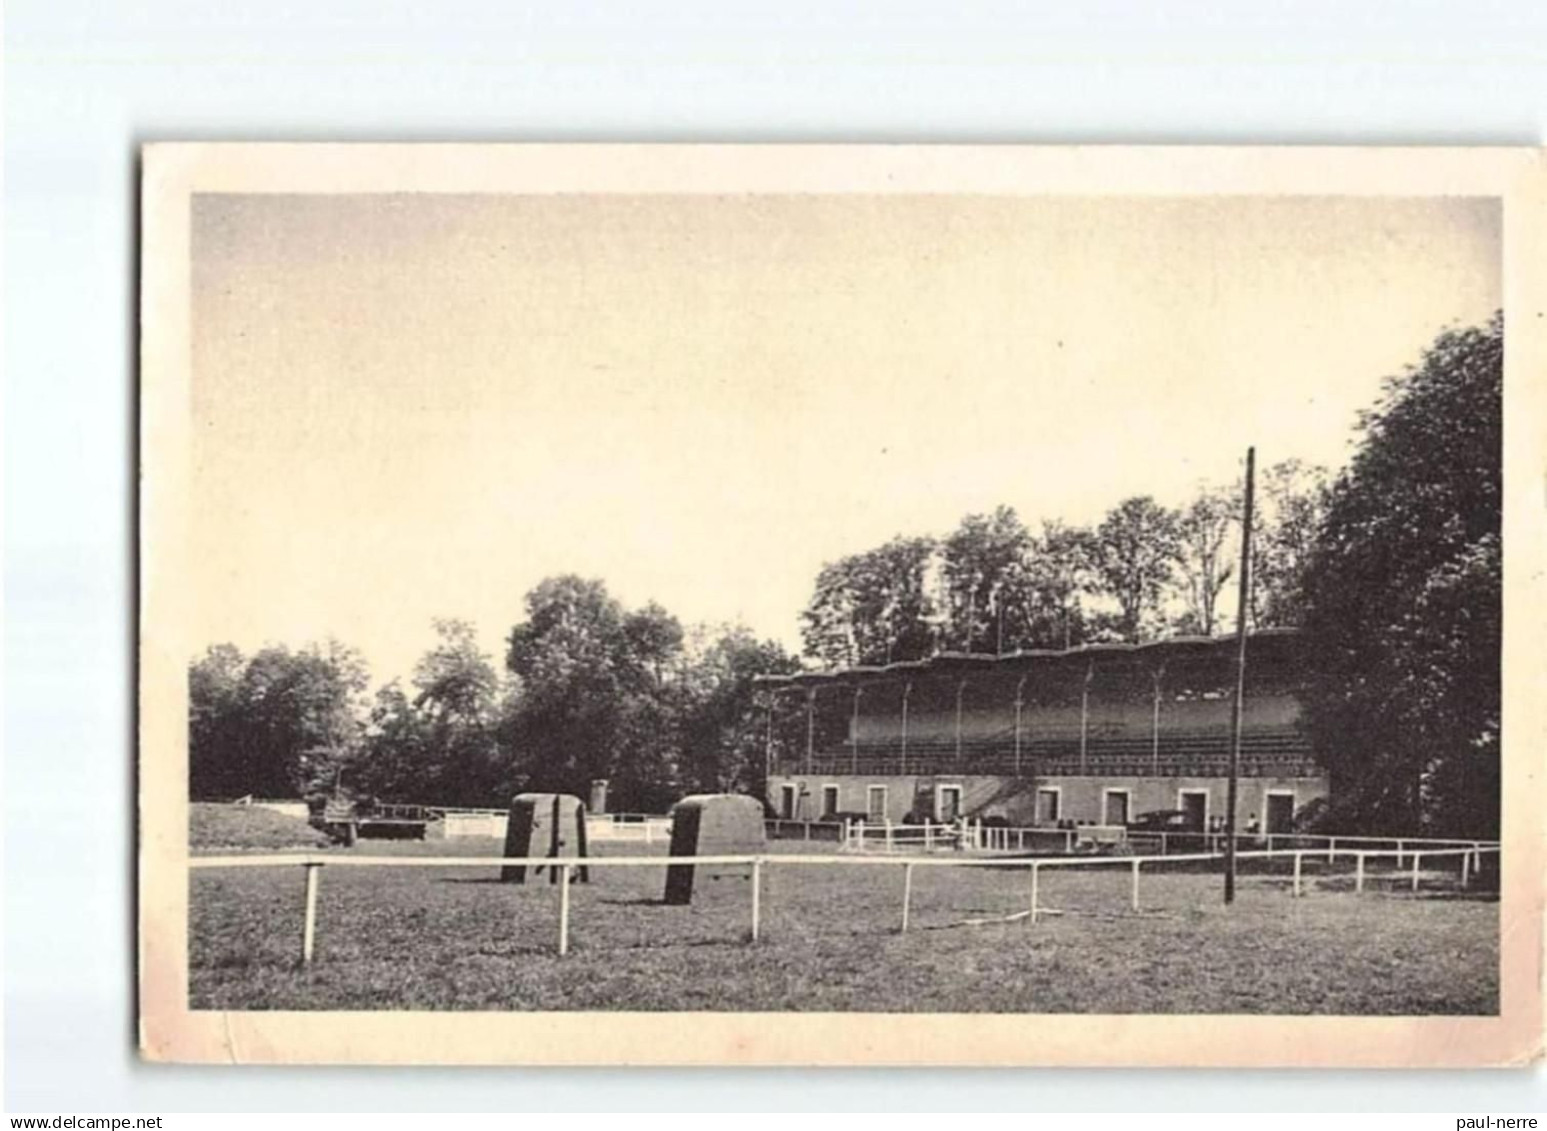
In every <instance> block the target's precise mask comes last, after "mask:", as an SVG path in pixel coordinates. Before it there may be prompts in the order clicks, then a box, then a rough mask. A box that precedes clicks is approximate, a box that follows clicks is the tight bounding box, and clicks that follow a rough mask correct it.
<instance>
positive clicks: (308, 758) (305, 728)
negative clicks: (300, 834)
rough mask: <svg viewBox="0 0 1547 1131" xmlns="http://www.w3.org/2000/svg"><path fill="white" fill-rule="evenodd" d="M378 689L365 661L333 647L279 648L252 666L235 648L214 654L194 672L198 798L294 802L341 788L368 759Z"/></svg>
mask: <svg viewBox="0 0 1547 1131" xmlns="http://www.w3.org/2000/svg"><path fill="white" fill-rule="evenodd" d="M238 668H240V671H241V675H240V678H239V679H238V678H235V676H236V672H237V670H238ZM368 683H369V677H368V675H367V672H366V668H365V663H364V661H363V660H362V659H361V658H360V655H359V653H358V652H356V651H354V650H353V649H351V648H347V647H345V646H344V645H342V644H339V643H338V642H337V641H333V640H329V641H328V642H326V643H325V644H322V645H310V646H308V647H306V648H304V649H302V650H301V651H299V652H292V651H290V650H289V649H288V648H285V647H283V646H270V647H267V648H264V649H262V650H260V651H259V652H257V653H256V654H255V655H254V656H253V657H252V658H251V659H250V660H248V661H247V662H246V664H245V665H242V664H241V660H240V655H239V653H237V652H236V650H235V649H234V648H231V647H230V646H229V645H222V646H219V647H217V648H214V649H211V650H210V652H209V653H207V654H206V655H205V657H204V658H203V659H201V660H199V661H196V662H195V663H194V664H193V665H192V666H191V667H190V671H189V693H190V702H189V741H190V781H189V785H190V792H191V793H192V794H193V795H194V796H203V797H209V796H224V795H241V794H246V793H253V794H259V795H264V796H270V797H292V796H296V795H297V794H304V793H307V792H311V791H315V790H319V789H324V788H327V787H329V786H331V785H332V784H333V783H334V782H335V781H337V780H338V777H339V774H340V772H341V771H342V769H343V767H344V766H345V765H346V764H347V763H348V762H349V761H350V760H351V759H353V758H354V757H355V756H356V755H357V754H358V753H359V752H360V749H361V742H362V739H363V736H364V722H365V702H364V695H365V690H366V687H367V684H368Z"/></svg>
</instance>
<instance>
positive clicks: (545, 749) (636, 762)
mask: <svg viewBox="0 0 1547 1131" xmlns="http://www.w3.org/2000/svg"><path fill="white" fill-rule="evenodd" d="M526 606H527V619H526V620H525V621H523V622H522V623H521V624H518V625H517V626H516V627H515V628H514V629H512V630H511V633H510V637H509V648H508V651H507V654H506V666H507V668H508V669H509V671H510V672H511V674H512V675H513V676H515V677H516V680H517V681H518V682H517V687H516V689H515V706H514V711H513V714H512V717H511V719H510V721H509V727H508V730H507V733H508V735H509V737H510V740H511V742H512V743H513V745H514V747H515V750H514V755H515V762H514V766H513V770H514V774H513V778H514V779H515V780H518V781H519V783H520V784H521V785H522V786H524V787H525V788H531V789H544V790H556V791H560V792H565V793H575V794H578V795H580V796H585V794H586V792H587V791H588V789H589V786H590V782H591V781H592V780H593V779H595V778H599V777H601V778H607V779H609V780H610V781H611V782H612V795H613V797H614V798H615V799H616V801H617V804H618V807H620V808H624V809H639V810H646V811H656V810H659V809H660V808H662V807H663V806H664V805H666V804H667V803H669V802H670V801H671V800H672V799H673V797H674V796H675V794H676V779H677V770H676V754H677V735H676V732H675V726H674V719H673V711H672V709H671V702H670V700H671V697H672V694H673V689H672V683H671V678H670V672H671V670H672V667H673V663H672V662H673V661H674V659H675V657H676V654H677V653H678V652H679V651H680V649H681V641H682V631H681V627H680V625H678V624H677V622H676V621H675V619H674V618H672V617H671V616H670V615H669V614H667V613H666V612H665V611H664V610H662V609H660V608H659V607H656V606H651V607H647V608H646V609H642V610H639V611H637V612H635V613H632V614H630V613H628V612H626V611H625V610H624V608H623V606H622V605H621V604H620V603H619V602H618V601H616V600H615V599H614V598H613V597H611V596H610V595H609V594H608V593H607V589H606V586H604V585H603V584H602V583H601V582H600V581H588V580H585V579H582V578H579V577H575V576H572V575H568V576H563V577H553V578H548V579H547V580H545V581H543V582H541V583H540V584H539V585H538V586H537V587H536V588H535V589H533V590H532V591H531V592H530V593H528V594H527V597H526Z"/></svg>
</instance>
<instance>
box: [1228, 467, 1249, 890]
mask: <svg viewBox="0 0 1547 1131" xmlns="http://www.w3.org/2000/svg"><path fill="white" fill-rule="evenodd" d="M1256 461H1257V449H1256V448H1255V447H1252V448H1247V449H1246V494H1245V497H1244V498H1243V500H1242V502H1241V570H1240V572H1241V599H1240V605H1239V607H1238V608H1237V609H1236V613H1235V697H1234V698H1233V699H1232V700H1231V701H1230V783H1229V785H1228V787H1227V788H1226V790H1225V902H1226V903H1234V902H1235V808H1236V796H1237V793H1238V789H1239V786H1238V779H1239V778H1240V775H1241V711H1242V708H1243V707H1244V705H1245V704H1244V700H1245V698H1246V614H1247V612H1248V608H1249V605H1250V602H1251V595H1252V474H1253V471H1254V469H1255V467H1256Z"/></svg>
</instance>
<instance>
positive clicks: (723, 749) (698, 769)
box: [681, 625, 800, 797]
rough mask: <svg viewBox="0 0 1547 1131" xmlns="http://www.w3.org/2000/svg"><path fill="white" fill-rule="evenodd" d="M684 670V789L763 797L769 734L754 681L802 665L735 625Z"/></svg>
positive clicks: (771, 643)
mask: <svg viewBox="0 0 1547 1131" xmlns="http://www.w3.org/2000/svg"><path fill="white" fill-rule="evenodd" d="M686 667H687V679H686V680H685V683H684V686H685V688H686V690H687V694H686V695H684V697H683V708H684V709H683V717H682V723H681V735H682V751H683V763H682V770H683V776H684V785H685V787H686V788H691V789H693V790H698V791H705V792H738V791H739V792H744V793H750V794H752V795H753V796H754V797H761V796H763V795H764V794H765V792H766V786H767V776H766V769H767V766H766V762H765V755H766V735H767V732H766V729H765V724H764V717H763V715H762V713H761V712H760V711H759V710H758V709H757V706H758V705H757V703H756V702H755V696H754V691H753V686H752V680H753V677H755V676H759V675H771V674H781V675H783V674H789V673H791V672H795V671H798V670H799V669H800V662H799V661H798V660H797V659H796V658H795V657H793V656H791V655H789V653H787V652H786V651H785V650H784V648H783V647H782V646H780V645H779V644H778V643H777V642H776V641H772V640H758V639H757V638H756V637H755V636H754V635H753V634H752V633H751V631H750V630H748V629H747V628H745V627H742V626H739V625H737V626H733V627H728V628H725V629H722V630H721V631H720V633H719V635H718V636H717V637H715V638H714V639H713V640H712V641H711V642H709V643H707V644H705V645H702V646H699V647H696V648H695V649H694V655H693V657H692V659H691V661H690V662H689V663H688V664H687V665H686Z"/></svg>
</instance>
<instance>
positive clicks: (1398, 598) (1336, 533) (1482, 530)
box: [1304, 316, 1504, 836]
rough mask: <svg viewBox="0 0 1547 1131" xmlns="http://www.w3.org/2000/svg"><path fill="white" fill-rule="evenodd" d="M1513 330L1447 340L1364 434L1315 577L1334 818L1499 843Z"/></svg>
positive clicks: (1324, 529) (1321, 702)
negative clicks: (1507, 377) (1506, 404)
mask: <svg viewBox="0 0 1547 1131" xmlns="http://www.w3.org/2000/svg"><path fill="white" fill-rule="evenodd" d="M1503 345H1504V327H1503V320H1502V317H1500V316H1495V317H1494V318H1493V320H1492V321H1490V322H1489V323H1488V325H1487V326H1485V327H1480V328H1473V329H1464V330H1451V331H1447V332H1446V333H1444V334H1442V335H1441V336H1440V337H1439V338H1438V339H1437V340H1436V341H1435V342H1434V343H1433V344H1432V345H1431V346H1430V347H1429V348H1428V349H1427V350H1426V351H1425V352H1424V354H1423V357H1422V359H1421V361H1420V362H1419V363H1418V364H1417V366H1415V367H1413V368H1411V369H1410V370H1409V371H1408V372H1407V373H1405V374H1404V375H1402V376H1400V377H1397V378H1394V379H1391V380H1388V381H1387V383H1386V385H1385V390H1384V395H1383V397H1382V399H1381V401H1380V402H1379V403H1378V404H1377V405H1376V406H1375V408H1374V409H1372V410H1371V411H1370V412H1368V413H1366V414H1365V415H1364V416H1363V417H1362V418H1361V421H1360V428H1361V431H1362V433H1363V440H1362V444H1361V447H1360V448H1359V450H1358V452H1357V453H1356V455H1355V456H1354V459H1353V461H1352V463H1351V464H1350V466H1349V467H1348V469H1347V470H1346V471H1345V472H1344V473H1343V474H1342V475H1341V476H1340V477H1339V478H1338V480H1337V482H1336V483H1335V484H1334V486H1333V488H1332V490H1331V494H1330V498H1329V499H1328V503H1327V510H1326V516H1325V518H1324V520H1323V521H1322V522H1321V524H1320V533H1319V536H1318V537H1317V539H1316V542H1315V549H1314V552H1313V553H1312V554H1311V556H1310V560H1309V563H1308V566H1307V568H1306V570H1305V574H1304V582H1305V585H1304V594H1305V605H1304V621H1305V629H1306V632H1307V634H1308V635H1309V636H1310V638H1311V639H1312V641H1313V645H1314V652H1315V656H1316V664H1315V666H1314V668H1313V669H1312V671H1311V672H1310V673H1309V674H1310V678H1311V694H1310V697H1309V704H1308V706H1309V720H1310V725H1311V729H1312V733H1313V736H1314V740H1315V742H1316V746H1317V749H1318V751H1320V753H1321V756H1322V758H1323V759H1324V760H1325V761H1326V762H1327V764H1328V768H1329V770H1330V772H1331V774H1332V777H1333V780H1334V797H1335V798H1336V799H1337V807H1338V811H1337V813H1335V814H1334V816H1333V820H1334V821H1342V822H1343V823H1345V824H1353V823H1355V822H1357V823H1358V825H1359V826H1360V827H1363V828H1381V829H1383V830H1389V831H1392V832H1397V831H1419V830H1422V831H1425V832H1430V833H1434V834H1442V833H1447V832H1450V833H1465V834H1467V835H1473V836H1488V835H1496V831H1497V828H1498V808H1499V795H1498V780H1499V776H1498V766H1499V701H1500V682H1499V678H1500V677H1499V664H1500V641H1501V636H1500V633H1501V626H1502V604H1501V600H1502V553H1501V542H1500V531H1501V500H1502V486H1503V484H1502V471H1501V451H1502V449H1501V438H1502V427H1503V395H1502V394H1503Z"/></svg>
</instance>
